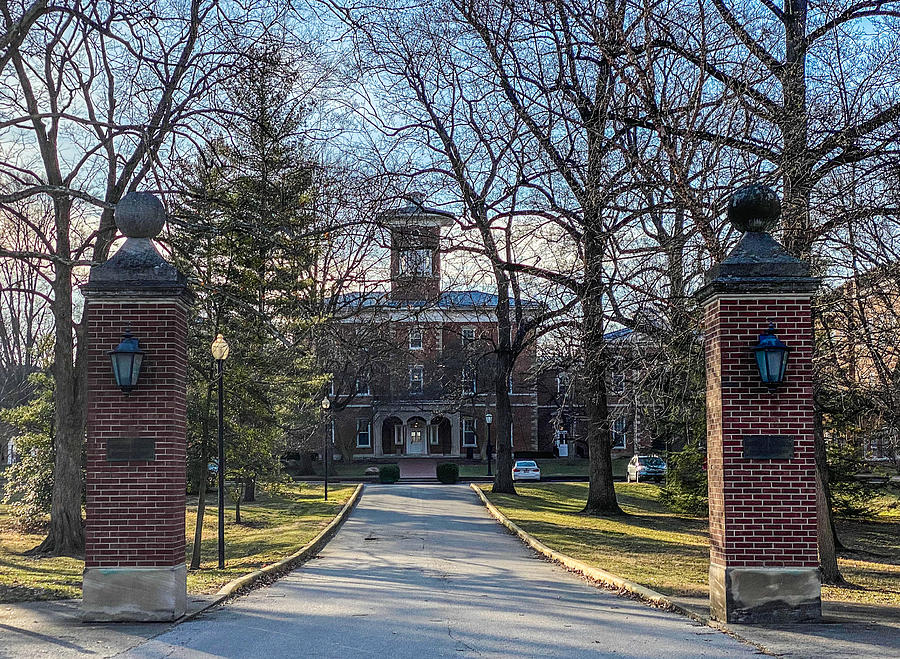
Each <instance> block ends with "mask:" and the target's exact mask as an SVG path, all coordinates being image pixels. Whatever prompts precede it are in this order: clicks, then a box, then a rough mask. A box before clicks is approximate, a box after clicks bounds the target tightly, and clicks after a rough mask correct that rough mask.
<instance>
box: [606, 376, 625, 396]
mask: <svg viewBox="0 0 900 659" xmlns="http://www.w3.org/2000/svg"><path fill="white" fill-rule="evenodd" d="M626 381H627V380H626V377H625V373H624V372H623V371H617V372H614V373H613V374H612V375H611V376H610V377H609V388H610V391H611V392H612V393H613V394H615V395H616V396H621V395H622V394H624V393H625V383H626Z"/></svg>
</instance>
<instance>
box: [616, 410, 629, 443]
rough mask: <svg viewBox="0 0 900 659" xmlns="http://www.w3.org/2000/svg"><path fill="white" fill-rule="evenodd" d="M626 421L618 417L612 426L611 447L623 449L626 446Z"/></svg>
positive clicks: (622, 417)
mask: <svg viewBox="0 0 900 659" xmlns="http://www.w3.org/2000/svg"><path fill="white" fill-rule="evenodd" d="M627 429H628V420H627V419H626V418H625V417H624V416H620V417H619V418H617V419H616V420H615V421H613V425H612V447H613V448H625V447H626V446H627V445H628V432H627Z"/></svg>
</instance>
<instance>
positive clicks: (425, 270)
mask: <svg viewBox="0 0 900 659" xmlns="http://www.w3.org/2000/svg"><path fill="white" fill-rule="evenodd" d="M399 259H400V263H399V266H400V267H399V270H400V274H401V275H403V276H406V277H430V276H431V275H432V274H434V252H433V251H432V250H430V249H427V248H419V249H404V250H401V251H400V254H399Z"/></svg>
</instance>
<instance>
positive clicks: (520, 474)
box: [512, 460, 541, 481]
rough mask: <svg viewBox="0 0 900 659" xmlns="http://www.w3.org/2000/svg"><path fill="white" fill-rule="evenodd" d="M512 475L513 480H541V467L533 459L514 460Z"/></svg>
mask: <svg viewBox="0 0 900 659" xmlns="http://www.w3.org/2000/svg"><path fill="white" fill-rule="evenodd" d="M512 477H513V480H514V481H539V480H541V468H540V467H538V465H537V462H535V461H534V460H516V464H514V465H513V470H512Z"/></svg>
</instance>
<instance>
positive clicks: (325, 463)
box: [322, 396, 331, 501]
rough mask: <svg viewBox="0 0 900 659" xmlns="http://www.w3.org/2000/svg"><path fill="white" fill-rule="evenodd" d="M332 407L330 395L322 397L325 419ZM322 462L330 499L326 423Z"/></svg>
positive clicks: (326, 488)
mask: <svg viewBox="0 0 900 659" xmlns="http://www.w3.org/2000/svg"><path fill="white" fill-rule="evenodd" d="M330 408H331V401H330V400H328V396H325V398H323V399H322V413H323V414H324V415H325V420H326V421H327V420H328V416H327V415H328V410H329V409H330ZM322 464H323V466H324V468H325V501H328V426H327V424H326V426H325V430H324V432H323V433H322Z"/></svg>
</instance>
